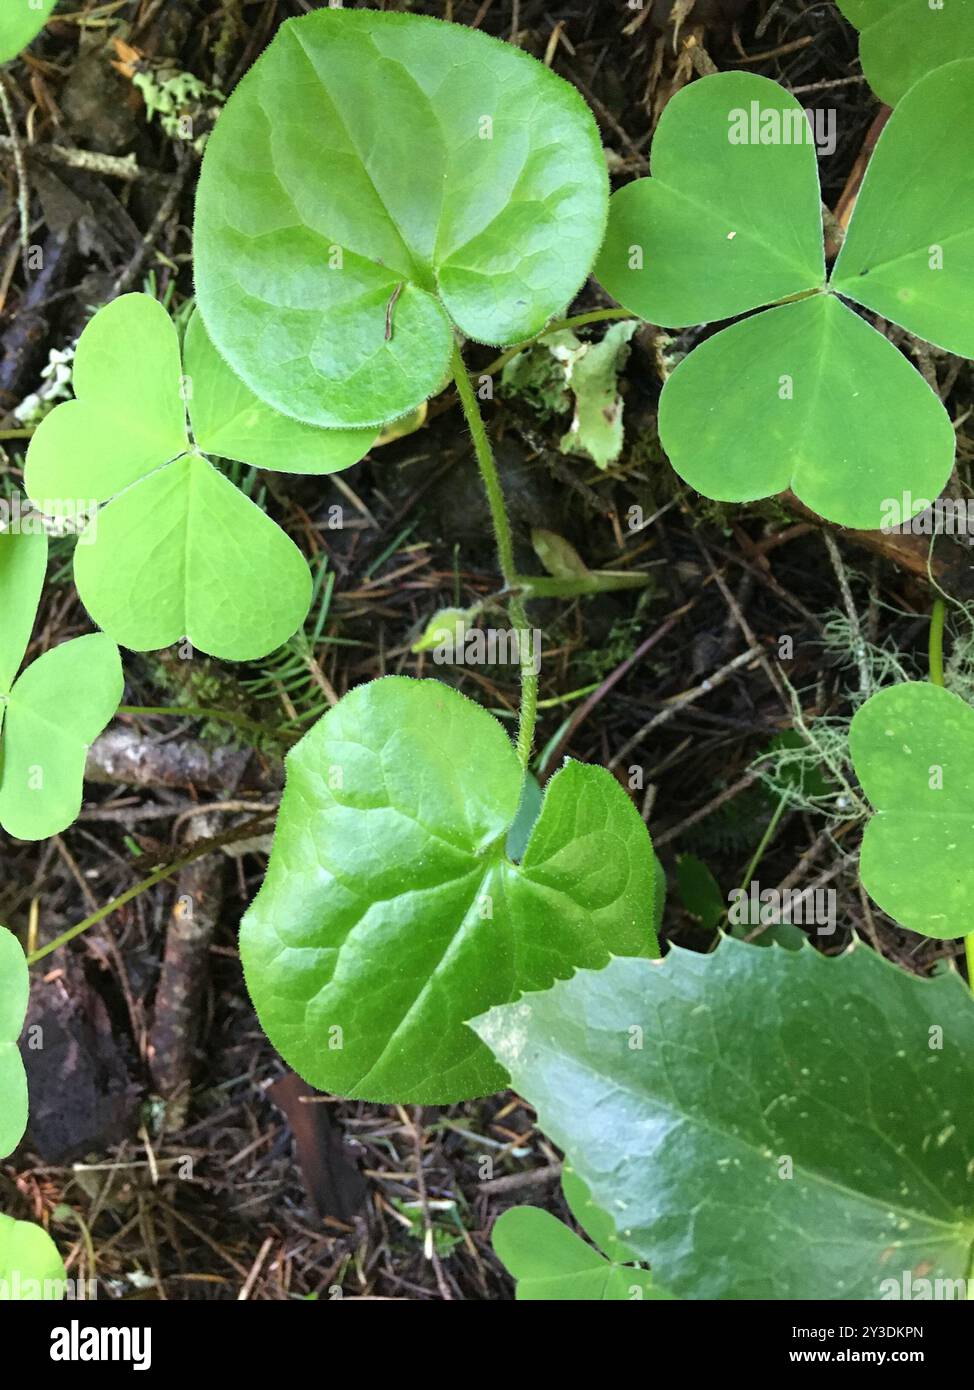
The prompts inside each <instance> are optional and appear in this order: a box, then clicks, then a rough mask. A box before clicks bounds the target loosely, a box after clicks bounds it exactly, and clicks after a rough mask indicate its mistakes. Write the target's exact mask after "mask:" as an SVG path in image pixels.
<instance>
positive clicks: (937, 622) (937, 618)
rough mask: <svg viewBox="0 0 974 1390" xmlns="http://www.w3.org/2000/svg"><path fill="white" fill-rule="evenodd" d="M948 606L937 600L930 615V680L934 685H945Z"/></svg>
mask: <svg viewBox="0 0 974 1390" xmlns="http://www.w3.org/2000/svg"><path fill="white" fill-rule="evenodd" d="M946 614H947V605H946V604H945V603H944V601H943V599H942V598H935V599H934V601H933V611H932V613H931V614H930V645H929V651H930V680H931V682H932V684H934V685H943V683H944V618H945V617H946Z"/></svg>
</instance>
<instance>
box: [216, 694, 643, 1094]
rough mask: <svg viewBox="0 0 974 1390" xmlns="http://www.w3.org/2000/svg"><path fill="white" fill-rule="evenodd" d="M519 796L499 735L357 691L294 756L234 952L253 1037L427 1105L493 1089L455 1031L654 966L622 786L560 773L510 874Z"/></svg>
mask: <svg viewBox="0 0 974 1390" xmlns="http://www.w3.org/2000/svg"><path fill="white" fill-rule="evenodd" d="M522 780H523V774H522V771H521V767H520V764H519V762H518V759H517V756H516V754H515V751H514V748H513V746H512V744H511V742H510V740H509V738H508V736H507V734H506V733H505V732H504V730H503V729H502V728H501V726H500V724H499V723H498V722H497V721H496V720H495V719H493V718H492V717H491V716H490V715H489V714H487V713H486V712H485V711H484V710H482V709H479V708H478V707H477V706H476V705H474V704H473V703H472V702H471V701H469V700H467V699H466V698H465V697H464V696H462V695H460V694H458V693H457V692H456V691H455V690H451V689H450V688H449V687H448V686H445V685H443V684H441V683H440V682H439V681H416V680H412V679H409V678H407V677H401V676H390V677H386V678H384V679H381V680H377V681H373V682H371V683H370V684H368V685H363V686H359V687H357V688H356V689H355V690H353V691H351V692H350V694H348V695H346V696H345V698H344V699H343V700H341V701H340V702H339V704H338V705H336V706H335V707H334V708H333V709H331V710H330V711H329V712H328V713H327V714H326V715H325V716H324V717H323V718H322V719H321V720H319V722H318V723H317V724H316V725H315V726H314V728H313V729H312V730H311V731H310V732H309V733H308V734H307V735H306V736H305V737H304V739H302V741H301V743H300V744H298V746H297V747H296V748H295V749H293V750H292V752H291V753H290V754H289V755H288V759H287V783H286V787H285V792H284V799H283V801H282V803H281V811H280V815H279V817H278V822H277V831H276V835H275V840H274V850H273V853H272V855H271V859H270V865H269V867H268V872H267V877H266V879H265V881H264V886H263V887H262V889H261V891H260V893H259V894H258V895H257V898H256V900H255V901H254V903H253V905H252V907H251V908H250V911H249V912H248V913H247V916H246V917H245V918H244V922H243V926H242V929H241V937H240V949H241V957H242V960H243V965H244V972H245V975H246V979H247V985H248V988H249V990H250V994H251V997H252V999H253V1001H254V1004H255V1006H256V1008H257V1013H258V1016H259V1018H260V1021H261V1025H262V1027H263V1028H264V1030H265V1032H266V1033H267V1035H268V1037H269V1038H270V1039H271V1041H272V1042H273V1043H274V1045H275V1046H276V1047H277V1048H278V1050H279V1051H280V1052H281V1053H282V1054H283V1056H284V1057H285V1058H286V1060H287V1061H288V1063H289V1064H290V1065H291V1066H292V1067H294V1069H295V1070H296V1071H298V1072H300V1074H301V1075H302V1076H303V1077H305V1078H306V1079H307V1080H308V1081H309V1082H311V1084H312V1085H314V1086H316V1087H318V1088H319V1089H320V1090H326V1091H332V1092H336V1093H338V1094H341V1095H346V1096H359V1097H364V1098H366V1099H369V1100H383V1101H388V1100H395V1101H400V1102H406V1101H412V1102H417V1103H420V1104H431V1105H432V1104H446V1103H449V1102H452V1101H456V1100H460V1099H464V1098H467V1097H470V1096H474V1095H483V1094H486V1093H487V1092H490V1091H493V1090H497V1089H498V1088H499V1087H501V1086H503V1084H504V1079H505V1078H504V1072H503V1071H502V1069H501V1068H500V1067H499V1066H497V1064H496V1063H495V1062H494V1061H493V1059H492V1058H491V1057H490V1054H489V1053H488V1052H487V1050H486V1048H485V1047H484V1046H483V1044H482V1043H480V1042H479V1041H478V1040H477V1039H476V1038H475V1037H474V1035H473V1033H472V1032H470V1030H469V1029H467V1028H466V1027H465V1026H464V1024H465V1020H467V1019H469V1018H471V1017H473V1015H474V1014H476V1013H479V1012H482V1011H483V1010H484V1009H485V1008H487V1007H489V1006H490V1005H491V1004H493V1003H500V1002H502V1001H507V1000H510V999H514V998H516V997H517V996H518V994H519V993H520V992H521V991H523V990H526V989H540V988H543V987H544V986H545V985H547V984H550V983H551V981H552V980H554V979H556V978H558V977H559V976H562V975H566V974H568V973H570V971H572V970H573V969H575V968H577V967H578V966H581V965H593V966H594V965H599V964H604V963H605V961H607V960H608V958H609V955H610V953H614V954H620V955H627V954H633V953H636V954H646V955H654V954H656V952H657V946H656V937H655V932H654V930H653V925H652V924H653V921H654V910H655V903H656V899H657V898H658V896H659V893H660V885H659V870H658V867H657V865H656V862H655V858H654V855H653V851H652V846H651V845H650V841H649V836H648V835H647V833H646V828H645V826H644V825H643V822H642V820H641V819H640V817H639V814H638V812H637V811H636V810H635V808H634V807H633V805H632V803H631V802H630V801H629V798H628V797H627V796H626V794H625V792H624V791H623V790H622V788H621V787H620V786H619V784H618V783H617V782H616V781H615V779H614V778H613V777H612V776H611V775H610V774H609V773H607V772H606V771H605V770H604V769H603V768H597V767H588V766H585V765H583V764H581V763H567V764H566V766H565V767H563V768H562V769H561V770H560V771H559V772H558V773H557V774H556V776H555V777H553V778H552V780H551V782H550V783H549V784H548V787H547V791H546V795H545V799H544V804H543V806H542V810H541V814H540V817H539V818H538V821H537V823H536V825H535V827H534V830H533V832H532V834H531V837H530V840H529V842H528V845H527V848H526V850H525V852H524V856H523V858H522V860H521V862H520V864H512V863H511V861H510V860H509V859H508V857H507V855H506V853H505V842H506V839H507V836H508V833H509V831H510V827H511V824H512V822H513V821H514V818H515V813H516V812H517V809H518V802H519V799H520V795H521V784H522Z"/></svg>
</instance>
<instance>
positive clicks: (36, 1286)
mask: <svg viewBox="0 0 974 1390" xmlns="http://www.w3.org/2000/svg"><path fill="white" fill-rule="evenodd" d="M66 1279H67V1273H66V1271H65V1268H64V1261H63V1260H62V1259H61V1256H60V1254H59V1253H58V1248H57V1246H56V1245H55V1244H54V1242H53V1240H52V1239H51V1237H50V1236H49V1235H48V1234H47V1232H46V1231H45V1230H44V1229H43V1228H42V1227H41V1226H35V1225H34V1223H33V1221H15V1220H14V1219H13V1217H12V1216H4V1215H3V1214H2V1213H0V1303H8V1302H20V1301H26V1300H30V1301H31V1302H37V1301H46V1302H49V1303H50V1302H59V1301H60V1300H61V1299H62V1298H63V1297H64V1293H65V1288H66V1284H65V1280H66Z"/></svg>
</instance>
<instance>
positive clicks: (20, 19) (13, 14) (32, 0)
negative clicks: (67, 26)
mask: <svg viewBox="0 0 974 1390" xmlns="http://www.w3.org/2000/svg"><path fill="white" fill-rule="evenodd" d="M56 4H57V0H3V9H2V10H0V63H8V62H9V61H10V59H11V58H16V56H17V54H18V53H19V52H20V51H21V49H24V48H26V47H27V45H28V44H29V43H30V42H31V41H32V40H33V39H35V38H36V37H37V35H38V34H39V33H40V32H41V30H42V29H43V28H44V25H45V24H46V23H47V21H48V20H49V19H50V17H51V11H52V10H53V9H54V6H55V5H56Z"/></svg>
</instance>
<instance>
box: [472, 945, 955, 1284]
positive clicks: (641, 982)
mask: <svg viewBox="0 0 974 1390" xmlns="http://www.w3.org/2000/svg"><path fill="white" fill-rule="evenodd" d="M474 1027H475V1028H476V1030H477V1032H478V1033H479V1035H480V1036H481V1037H482V1038H483V1039H484V1040H485V1041H486V1042H487V1043H488V1044H489V1045H490V1046H491V1048H492V1049H493V1050H494V1052H495V1053H496V1055H497V1057H498V1060H499V1061H500V1062H502V1063H503V1064H504V1065H505V1066H506V1067H507V1068H508V1070H509V1071H510V1073H511V1078H512V1082H513V1084H514V1086H515V1087H516V1088H517V1090H518V1091H519V1092H520V1094H521V1095H523V1096H524V1097H525V1098H526V1099H527V1100H528V1101H529V1102H530V1103H531V1104H532V1105H533V1106H534V1107H535V1109H536V1110H537V1112H538V1123H539V1125H540V1126H541V1127H542V1128H543V1129H544V1131H545V1132H546V1133H547V1134H548V1135H549V1136H550V1137H551V1138H552V1139H553V1140H554V1141H555V1143H557V1144H558V1145H559V1146H560V1147H561V1148H562V1149H564V1150H565V1152H566V1154H567V1156H568V1158H569V1159H570V1161H571V1164H572V1167H573V1168H574V1169H575V1170H576V1171H577V1172H578V1173H579V1175H580V1176H581V1177H582V1179H583V1180H584V1181H585V1183H586V1184H587V1185H588V1187H589V1188H590V1189H591V1192H592V1196H593V1198H594V1200H595V1201H596V1202H597V1203H598V1204H599V1205H600V1206H602V1207H604V1208H605V1209H606V1211H608V1212H610V1213H611V1214H612V1216H613V1217H614V1220H615V1223H616V1226H617V1228H618V1230H619V1232H620V1235H621V1236H622V1239H623V1240H624V1241H625V1243H626V1245H627V1246H628V1247H629V1248H630V1249H632V1250H634V1251H636V1252H637V1254H638V1256H639V1258H640V1259H642V1260H644V1261H646V1262H647V1263H648V1264H650V1266H651V1267H652V1271H653V1277H654V1279H655V1280H658V1282H659V1284H660V1285H661V1287H663V1288H666V1289H668V1290H669V1291H670V1292H671V1293H673V1294H675V1295H676V1296H677V1297H678V1298H696V1299H762V1298H764V1299H788V1298H794V1299H882V1298H890V1297H911V1296H912V1295H911V1294H910V1293H903V1292H902V1291H901V1290H902V1289H903V1288H904V1287H907V1288H909V1287H911V1282H910V1281H912V1280H914V1279H917V1278H921V1277H922V1278H925V1279H928V1280H929V1281H930V1285H929V1286H928V1287H933V1286H934V1284H935V1281H937V1280H950V1281H956V1282H952V1283H951V1285H950V1289H951V1292H950V1293H948V1294H947V1295H946V1296H947V1297H958V1296H960V1297H966V1276H967V1275H968V1274H969V1272H970V1268H971V1258H972V1250H974V1110H972V1108H971V1105H970V1096H971V1092H972V1087H974V1001H972V1000H971V998H970V995H969V993H968V991H967V989H966V988H965V986H964V984H963V982H962V981H961V979H960V976H959V975H957V974H956V973H955V972H949V973H947V974H945V975H942V976H940V977H938V978H936V979H933V980H921V979H918V978H917V977H916V976H913V975H909V974H907V973H906V972H905V971H903V970H901V969H899V967H897V966H894V965H892V964H890V963H889V962H888V961H885V960H883V959H882V958H881V957H880V956H878V955H877V954H876V953H875V952H873V951H871V950H869V949H867V948H866V947H864V946H862V945H856V946H855V947H854V948H853V949H851V950H849V951H847V952H845V953H844V954H843V955H842V956H840V957H838V958H837V959H828V958H827V957H825V956H822V955H820V954H818V953H817V952H815V951H814V950H812V948H811V947H805V948H803V949H802V950H800V951H783V950H780V949H778V948H777V947H771V948H770V949H769V950H764V951H759V950H755V949H754V948H753V947H752V946H747V945H744V944H743V943H741V942H737V941H734V940H733V939H730V938H725V939H724V940H723V941H722V942H721V944H720V946H719V947H718V949H717V950H716V951H715V952H713V953H711V954H709V955H694V954H691V953H690V952H687V951H684V950H680V949H675V950H673V951H671V953H670V954H669V956H668V957H667V959H666V960H665V961H664V962H663V963H662V964H653V963H651V962H649V961H639V960H632V959H629V960H621V959H615V960H613V961H611V962H610V964H609V965H608V966H607V967H606V968H605V969H604V970H601V971H588V970H583V971H579V972H578V974H576V975H575V976H574V977H573V978H572V979H570V980H565V981H560V982H559V983H558V984H556V985H555V986H554V987H553V988H552V989H550V990H548V991H547V992H546V993H543V994H537V995H530V996H528V997H526V998H525V999H523V1000H521V1001H520V1002H519V1003H515V1004H511V1005H508V1006H506V1007H501V1008H495V1009H493V1010H492V1011H491V1012H490V1013H489V1014H487V1015H486V1016H485V1017H484V1018H481V1019H478V1020H476V1022H475V1024H474ZM941 1287H943V1286H941ZM898 1290H899V1291H900V1292H897V1291H898ZM961 1290H963V1292H961ZM915 1296H917V1297H920V1296H922V1295H920V1294H919V1293H917V1294H916V1295H915ZM928 1296H929V1295H928Z"/></svg>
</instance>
